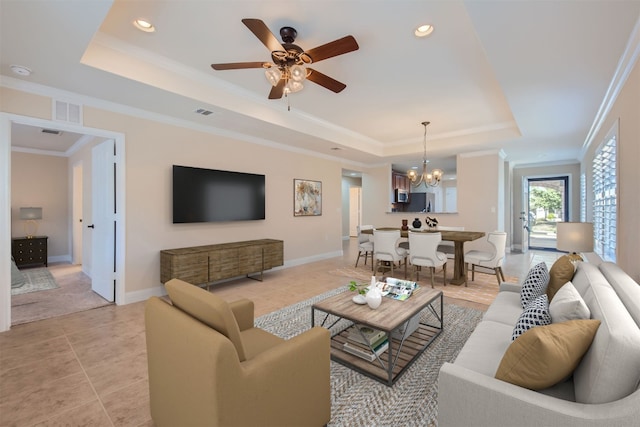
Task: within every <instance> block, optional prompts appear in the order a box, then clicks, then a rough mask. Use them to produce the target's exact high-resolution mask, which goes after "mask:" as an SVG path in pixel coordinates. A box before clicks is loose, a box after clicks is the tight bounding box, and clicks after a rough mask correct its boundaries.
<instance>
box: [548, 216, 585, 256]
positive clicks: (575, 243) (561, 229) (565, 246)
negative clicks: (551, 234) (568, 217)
mask: <svg viewBox="0 0 640 427" xmlns="http://www.w3.org/2000/svg"><path fill="white" fill-rule="evenodd" d="M557 232H558V234H557V242H556V248H557V249H558V250H559V251H566V252H593V223H591V222H559V223H558V230H557Z"/></svg>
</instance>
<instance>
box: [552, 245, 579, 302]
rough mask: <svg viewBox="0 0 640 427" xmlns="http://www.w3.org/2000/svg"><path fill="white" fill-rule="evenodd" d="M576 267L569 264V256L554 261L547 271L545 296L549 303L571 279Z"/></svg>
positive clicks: (571, 263)
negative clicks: (547, 282) (547, 278)
mask: <svg viewBox="0 0 640 427" xmlns="http://www.w3.org/2000/svg"><path fill="white" fill-rule="evenodd" d="M575 272H576V267H575V265H574V263H573V262H571V255H563V256H561V257H560V258H558V259H557V260H556V262H554V263H553V265H552V266H551V270H549V285H548V286H547V290H546V292H547V296H548V297H549V303H551V300H553V296H554V295H555V294H556V292H558V290H559V289H560V288H561V287H562V286H563V285H564V284H565V283H567V282H569V281H571V280H572V279H573V275H574V274H575Z"/></svg>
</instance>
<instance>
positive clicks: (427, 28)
mask: <svg viewBox="0 0 640 427" xmlns="http://www.w3.org/2000/svg"><path fill="white" fill-rule="evenodd" d="M431 33H433V25H430V24H425V25H420V26H419V27H418V28H416V31H415V32H414V34H415V35H416V37H426V36H428V35H429V34H431Z"/></svg>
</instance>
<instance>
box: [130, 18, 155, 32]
mask: <svg viewBox="0 0 640 427" xmlns="http://www.w3.org/2000/svg"><path fill="white" fill-rule="evenodd" d="M133 25H135V27H136V28H137V29H139V30H140V31H144V32H145V33H153V32H154V31H155V30H156V27H154V26H153V24H152V23H151V22H149V21H147V20H145V19H136V20H135V21H133Z"/></svg>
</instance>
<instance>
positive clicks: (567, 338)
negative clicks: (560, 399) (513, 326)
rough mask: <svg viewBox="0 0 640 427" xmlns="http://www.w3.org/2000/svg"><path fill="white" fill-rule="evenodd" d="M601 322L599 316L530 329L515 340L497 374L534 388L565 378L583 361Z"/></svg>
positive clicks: (546, 385)
mask: <svg viewBox="0 0 640 427" xmlns="http://www.w3.org/2000/svg"><path fill="white" fill-rule="evenodd" d="M599 326H600V321H599V320H595V319H586V320H569V321H567V322H563V323H554V324H552V325H548V326H540V327H539V328H533V329H530V330H528V331H527V332H525V333H524V334H522V336H521V337H520V338H518V339H517V340H515V341H514V342H512V343H511V345H510V346H509V348H508V349H507V351H506V353H505V354H504V356H503V357H502V360H501V361H500V366H498V371H497V372H496V378H497V379H499V380H502V381H506V382H509V383H511V384H515V385H518V386H520V387H526V388H528V389H531V390H542V389H545V388H547V387H551V386H552V385H554V384H557V383H559V382H561V381H563V380H564V379H565V378H567V377H568V376H569V375H571V373H572V372H573V371H574V370H575V369H576V367H577V366H578V364H579V363H580V360H581V359H582V356H584V354H585V353H586V352H587V350H588V349H589V346H590V345H591V341H593V337H594V336H595V334H596V331H597V330H598V327H599Z"/></svg>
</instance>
